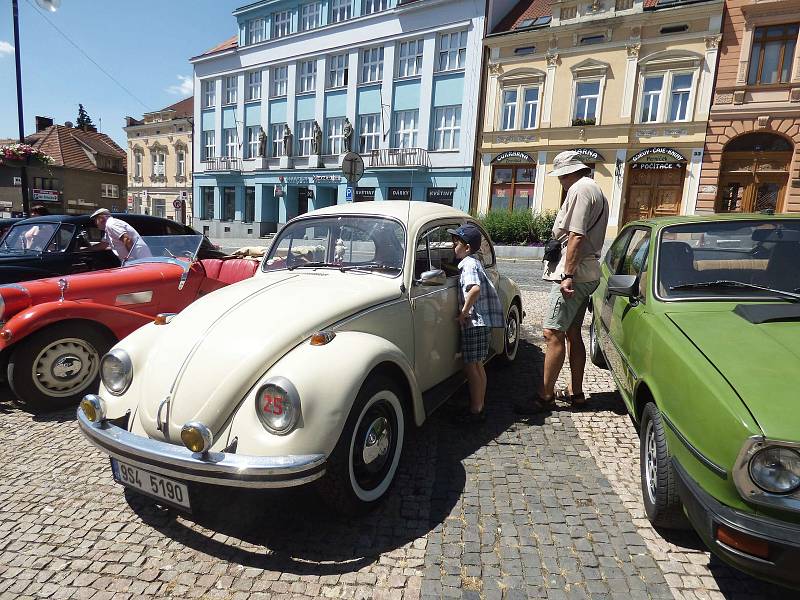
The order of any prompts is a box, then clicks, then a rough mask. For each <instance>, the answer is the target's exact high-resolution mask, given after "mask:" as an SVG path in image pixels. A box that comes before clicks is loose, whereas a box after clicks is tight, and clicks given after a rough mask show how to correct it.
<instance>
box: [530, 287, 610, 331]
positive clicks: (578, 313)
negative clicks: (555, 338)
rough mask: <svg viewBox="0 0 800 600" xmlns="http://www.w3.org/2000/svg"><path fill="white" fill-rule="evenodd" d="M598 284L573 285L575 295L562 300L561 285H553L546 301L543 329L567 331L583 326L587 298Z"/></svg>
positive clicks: (587, 302) (587, 303)
mask: <svg viewBox="0 0 800 600" xmlns="http://www.w3.org/2000/svg"><path fill="white" fill-rule="evenodd" d="M599 283H600V281H599V280H596V281H587V282H585V283H576V284H574V285H573V288H574V289H575V294H574V295H573V296H572V298H564V294H562V293H561V284H560V283H553V287H552V288H551V289H550V297H549V298H548V299H547V312H546V313H545V315H544V323H543V326H544V329H554V330H556V331H567V329H569V328H570V327H572V326H573V325H575V324H577V325H581V324H583V317H584V316H585V315H586V307H587V306H588V305H589V296H591V295H592V292H594V291H595V290H596V289H597V285H598V284H599Z"/></svg>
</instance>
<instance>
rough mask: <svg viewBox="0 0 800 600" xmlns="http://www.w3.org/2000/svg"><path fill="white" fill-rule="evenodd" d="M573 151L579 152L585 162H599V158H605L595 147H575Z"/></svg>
mask: <svg viewBox="0 0 800 600" xmlns="http://www.w3.org/2000/svg"><path fill="white" fill-rule="evenodd" d="M572 151H573V152H577V153H578V155H579V156H580V157H581V160H582V161H584V162H587V161H588V162H597V161H598V160H605V159H604V158H603V155H602V154H600V153H599V152H598V151H597V150H594V149H593V148H573V149H572Z"/></svg>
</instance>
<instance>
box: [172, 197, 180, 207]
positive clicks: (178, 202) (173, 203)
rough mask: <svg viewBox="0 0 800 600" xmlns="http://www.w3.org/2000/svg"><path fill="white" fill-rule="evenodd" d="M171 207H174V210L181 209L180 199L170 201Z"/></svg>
mask: <svg viewBox="0 0 800 600" xmlns="http://www.w3.org/2000/svg"><path fill="white" fill-rule="evenodd" d="M172 206H174V207H175V208H180V207H181V199H180V198H175V200H173V201H172Z"/></svg>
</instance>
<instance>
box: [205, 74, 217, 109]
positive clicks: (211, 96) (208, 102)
mask: <svg viewBox="0 0 800 600" xmlns="http://www.w3.org/2000/svg"><path fill="white" fill-rule="evenodd" d="M216 84H217V82H216V81H214V80H213V79H209V80H207V81H204V82H203V108H209V107H211V106H214V105H215V104H216V103H217V85H216Z"/></svg>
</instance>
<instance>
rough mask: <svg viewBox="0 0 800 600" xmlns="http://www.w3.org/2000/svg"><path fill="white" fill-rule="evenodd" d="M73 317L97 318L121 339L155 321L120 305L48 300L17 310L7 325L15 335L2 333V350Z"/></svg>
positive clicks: (0, 345)
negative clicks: (6, 336)
mask: <svg viewBox="0 0 800 600" xmlns="http://www.w3.org/2000/svg"><path fill="white" fill-rule="evenodd" d="M70 319H81V320H84V321H94V322H96V323H98V324H100V325H103V326H104V327H106V328H107V329H109V330H110V331H111V333H113V334H114V336H115V337H116V338H117V339H118V340H121V339H122V338H124V337H125V336H127V335H128V334H130V333H132V332H133V331H135V330H136V329H138V328H139V327H141V326H142V325H146V324H147V323H152V322H153V317H150V316H148V315H143V314H141V313H137V312H134V311H132V310H126V309H124V308H119V307H116V306H108V305H106V304H97V303H95V302H75V301H70V300H65V301H63V302H45V303H43V304H37V305H36V306H32V307H30V308H28V309H26V310H23V311H22V312H19V313H17V314H16V315H14V316H13V317H11V319H9V321H8V322H7V323H6V324H5V326H4V327H3V331H8V332H9V333H10V335H11V337H10V338H8V339H6V338H5V335H8V334H5V335H4V336H0V350H4V349H6V348H8V347H10V346H13V345H14V344H16V343H18V342H19V341H20V340H22V339H24V338H26V337H27V336H29V335H31V334H32V333H34V332H36V331H39V330H40V329H43V328H44V327H47V326H49V325H52V324H54V323H59V322H61V321H67V320H70Z"/></svg>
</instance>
